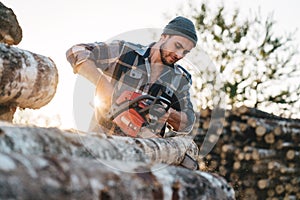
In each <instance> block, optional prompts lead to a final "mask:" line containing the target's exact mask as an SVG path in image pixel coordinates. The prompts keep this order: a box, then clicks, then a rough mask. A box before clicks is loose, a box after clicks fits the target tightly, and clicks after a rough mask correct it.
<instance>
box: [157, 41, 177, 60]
mask: <svg viewBox="0 0 300 200" xmlns="http://www.w3.org/2000/svg"><path fill="white" fill-rule="evenodd" d="M164 49H166V48H165V42H164V43H163V44H161V45H160V47H159V52H160V59H161V61H162V63H163V64H164V65H168V66H172V65H173V64H174V63H175V62H177V60H176V61H175V62H168V61H167V59H166V57H167V56H169V54H170V52H169V51H166V50H164Z"/></svg>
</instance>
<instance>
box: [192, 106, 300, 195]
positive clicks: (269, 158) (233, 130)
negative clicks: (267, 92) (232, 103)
mask: <svg viewBox="0 0 300 200" xmlns="http://www.w3.org/2000/svg"><path fill="white" fill-rule="evenodd" d="M199 118H200V119H199V121H200V122H199V126H198V130H197V132H198V134H197V136H196V137H195V142H196V143H197V145H199V147H201V145H202V143H203V141H204V138H205V136H206V132H207V130H208V125H207V124H210V123H211V121H210V120H211V119H212V118H211V111H210V110H203V111H202V112H201V113H200V116H199ZM200 165H201V169H202V170H204V171H208V172H215V173H218V174H220V175H222V176H223V177H225V178H226V180H227V181H228V182H229V183H230V184H231V185H232V186H233V187H234V189H235V192H236V198H237V199H245V200H246V199H247V200H248V199H249V200H250V199H251V200H254V199H270V200H271V199H272V200H277V199H278V200H280V199H282V200H287V199H291V200H292V199H293V200H294V199H300V120H297V119H285V118H281V117H277V116H274V115H271V114H268V113H265V112H262V111H259V110H256V109H254V108H247V107H244V106H242V107H240V108H235V109H232V110H231V111H226V112H225V120H224V121H223V130H222V134H220V135H219V138H218V141H217V143H216V145H215V146H214V148H213V149H212V151H211V152H210V153H208V154H207V155H205V156H204V157H203V159H202V160H201V164H200Z"/></svg>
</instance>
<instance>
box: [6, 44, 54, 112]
mask: <svg viewBox="0 0 300 200" xmlns="http://www.w3.org/2000/svg"><path fill="white" fill-rule="evenodd" d="M0 72H1V73H0V104H1V105H2V106H8V107H10V106H14V107H15V106H17V107H20V108H32V109H36V108H41V107H42V106H44V105H46V104H48V103H49V102H50V100H51V99H52V98H53V96H54V95H55V92H56V87H57V83H58V72H57V69H56V66H55V64H54V62H53V61H52V60H51V59H50V58H47V57H45V56H42V55H38V54H35V53H31V52H29V51H26V50H21V49H18V48H15V47H10V46H7V45H5V44H0Z"/></svg>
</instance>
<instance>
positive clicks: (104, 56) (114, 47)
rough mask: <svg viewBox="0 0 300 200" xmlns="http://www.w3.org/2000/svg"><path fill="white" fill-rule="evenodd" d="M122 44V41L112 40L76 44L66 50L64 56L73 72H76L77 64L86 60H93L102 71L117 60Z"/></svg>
mask: <svg viewBox="0 0 300 200" xmlns="http://www.w3.org/2000/svg"><path fill="white" fill-rule="evenodd" d="M123 44H124V42H123V41H113V42H111V43H109V44H106V43H104V42H96V43H87V44H77V45H74V46H72V47H71V48H70V49H68V50H67V52H66V57H67V60H68V61H69V63H70V64H71V66H72V67H73V71H74V73H77V72H78V70H79V69H78V66H79V65H80V64H81V63H83V62H85V61H87V60H91V61H93V62H94V63H95V64H96V66H97V68H100V69H101V70H103V71H104V70H106V69H107V68H108V67H109V66H110V65H111V64H112V63H113V62H115V61H116V60H117V58H118V56H119V54H120V50H121V47H122V46H123Z"/></svg>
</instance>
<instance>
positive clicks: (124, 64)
mask: <svg viewBox="0 0 300 200" xmlns="http://www.w3.org/2000/svg"><path fill="white" fill-rule="evenodd" d="M152 45H153V44H152ZM152 45H150V46H142V45H139V44H132V43H128V42H124V41H119V40H116V41H113V42H111V43H109V44H106V43H102V42H101V43H89V44H78V45H75V46H73V47H72V48H70V49H69V50H68V51H67V53H66V56H67V60H68V61H69V62H70V64H71V65H72V67H73V70H74V73H77V72H78V65H79V64H81V63H82V62H85V61H86V60H92V61H94V62H95V64H96V66H97V67H98V68H99V69H100V70H102V71H103V72H104V73H105V74H106V75H108V76H110V77H112V79H111V83H112V84H113V85H114V86H115V88H118V90H117V91H116V92H115V93H114V97H113V99H116V98H117V97H118V96H119V95H120V94H121V93H122V92H123V91H125V90H130V91H138V92H142V93H148V94H151V95H153V96H158V95H160V96H164V97H166V98H167V99H169V100H170V101H171V108H173V109H175V110H177V111H181V112H184V113H186V115H187V118H188V125H187V126H186V127H185V128H183V129H182V130H178V132H181V133H183V134H187V133H189V132H190V131H191V130H192V127H193V124H194V120H195V115H194V110H193V105H192V103H191V101H190V93H189V89H190V86H191V76H190V74H189V73H188V72H187V71H186V70H185V69H183V68H182V67H181V66H179V65H177V64H175V65H172V66H169V67H164V69H163V70H162V72H161V74H160V76H159V78H158V79H157V80H156V82H155V83H149V81H150V71H149V70H150V69H149V66H148V67H147V63H149V62H147V59H148V57H149V54H150V49H151V46H152Z"/></svg>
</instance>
